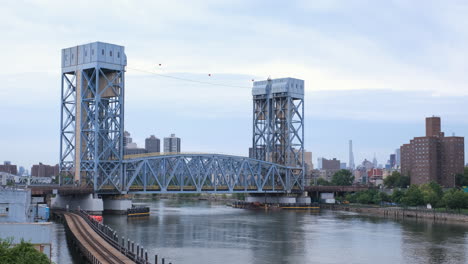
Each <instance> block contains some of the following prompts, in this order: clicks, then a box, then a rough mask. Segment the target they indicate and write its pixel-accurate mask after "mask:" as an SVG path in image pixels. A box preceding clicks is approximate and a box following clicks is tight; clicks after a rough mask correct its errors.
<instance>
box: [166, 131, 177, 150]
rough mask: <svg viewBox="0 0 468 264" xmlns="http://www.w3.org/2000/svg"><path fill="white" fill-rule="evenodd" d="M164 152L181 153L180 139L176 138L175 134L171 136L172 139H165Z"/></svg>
mask: <svg viewBox="0 0 468 264" xmlns="http://www.w3.org/2000/svg"><path fill="white" fill-rule="evenodd" d="M164 152H166V153H168V152H171V153H175V152H180V138H178V137H176V136H175V134H171V136H170V137H165V138H164Z"/></svg>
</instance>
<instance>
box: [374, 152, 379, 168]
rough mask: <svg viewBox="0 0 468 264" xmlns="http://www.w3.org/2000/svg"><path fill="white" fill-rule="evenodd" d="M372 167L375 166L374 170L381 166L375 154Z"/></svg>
mask: <svg viewBox="0 0 468 264" xmlns="http://www.w3.org/2000/svg"><path fill="white" fill-rule="evenodd" d="M372 165H373V166H374V168H377V167H378V166H379V164H378V162H377V157H376V156H375V153H374V159H373V160H372Z"/></svg>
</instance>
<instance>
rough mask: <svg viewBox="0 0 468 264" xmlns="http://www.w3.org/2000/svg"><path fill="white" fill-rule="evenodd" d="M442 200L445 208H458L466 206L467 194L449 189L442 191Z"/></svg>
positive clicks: (467, 201) (467, 202)
mask: <svg viewBox="0 0 468 264" xmlns="http://www.w3.org/2000/svg"><path fill="white" fill-rule="evenodd" d="M442 202H443V204H444V205H445V207H447V208H450V209H458V210H460V209H461V208H465V207H466V206H467V204H468V196H467V195H466V194H465V192H463V191H461V190H457V189H450V190H449V191H447V192H445V193H444V196H443V197H442Z"/></svg>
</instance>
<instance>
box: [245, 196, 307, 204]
mask: <svg viewBox="0 0 468 264" xmlns="http://www.w3.org/2000/svg"><path fill="white" fill-rule="evenodd" d="M245 201H246V202H248V203H267V204H294V203H299V204H310V203H311V200H310V197H307V196H300V197H294V196H248V197H246V199H245Z"/></svg>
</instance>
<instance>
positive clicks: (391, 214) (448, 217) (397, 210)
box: [320, 204, 468, 223]
mask: <svg viewBox="0 0 468 264" xmlns="http://www.w3.org/2000/svg"><path fill="white" fill-rule="evenodd" d="M320 208H321V209H328V210H334V211H348V212H356V213H362V214H368V215H377V216H381V217H386V218H395V219H404V218H413V219H418V218H423V219H431V220H434V221H453V222H463V223H468V215H464V214H455V213H444V212H437V211H435V210H423V209H407V208H401V207H360V206H350V205H340V204H321V205H320Z"/></svg>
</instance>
